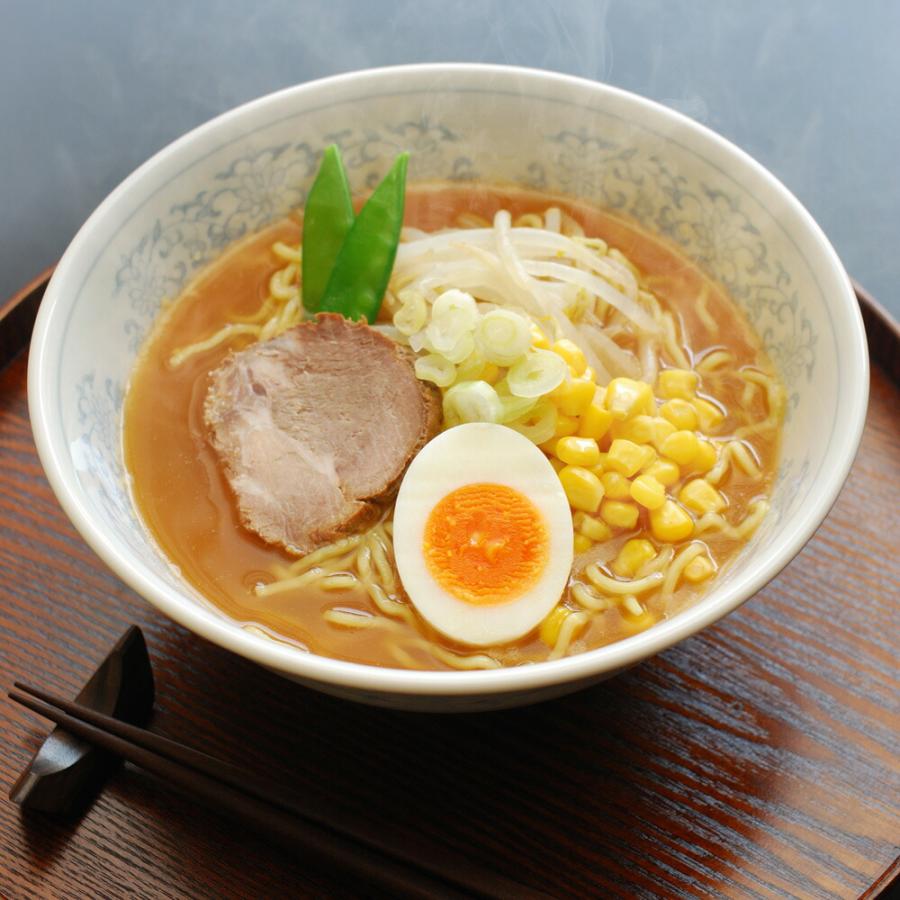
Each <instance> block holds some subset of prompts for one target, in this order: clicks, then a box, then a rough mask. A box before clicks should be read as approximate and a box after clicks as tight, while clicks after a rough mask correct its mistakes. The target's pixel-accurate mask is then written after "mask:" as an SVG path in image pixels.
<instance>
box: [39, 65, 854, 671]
mask: <svg viewBox="0 0 900 900" xmlns="http://www.w3.org/2000/svg"><path fill="white" fill-rule="evenodd" d="M335 141H337V142H339V143H340V145H341V147H342V148H343V151H344V155H345V160H346V164H347V167H348V170H349V174H350V178H351V181H352V182H353V185H354V187H357V188H359V187H363V186H368V185H371V184H372V183H373V181H374V180H376V179H377V178H379V177H380V176H381V175H382V174H383V173H384V171H385V170H386V167H387V165H388V164H389V162H390V161H391V160H392V159H393V157H394V155H395V154H396V153H397V152H399V151H400V150H401V149H408V150H409V151H410V152H411V162H410V178H411V179H413V180H415V179H418V180H424V179H451V180H461V181H470V180H481V181H499V182H514V183H518V184H521V185H524V186H528V187H533V188H538V189H544V190H548V191H552V192H561V193H565V194H569V195H572V196H575V197H580V198H584V199H586V200H588V201H590V202H593V203H596V204H598V205H601V206H603V207H607V208H611V209H613V210H617V211H620V212H621V213H623V214H625V215H628V216H630V217H632V218H634V219H636V220H638V221H639V222H640V223H641V224H643V225H644V226H645V227H647V228H648V229H649V230H651V231H653V232H656V233H659V234H661V235H663V236H664V237H666V238H667V239H669V240H670V241H673V242H675V243H676V244H678V245H679V246H680V247H681V248H683V250H684V251H685V252H686V253H687V254H688V255H689V256H691V257H692V258H694V259H696V260H697V261H698V262H699V263H700V264H701V265H702V266H703V268H704V269H705V270H706V271H708V272H709V273H711V274H712V275H713V276H714V277H715V278H716V279H717V280H718V281H719V282H720V283H722V284H723V285H724V286H725V287H726V288H727V289H728V290H729V292H730V293H731V296H732V297H733V298H734V299H735V301H736V302H737V303H738V304H739V305H740V307H741V308H742V309H743V311H744V313H745V314H746V316H747V318H748V319H749V320H750V322H751V323H752V325H753V326H754V327H755V329H756V330H757V332H758V333H759V334H760V336H761V337H762V340H763V342H764V345H765V347H766V350H767V351H768V353H769V354H770V356H771V358H772V359H773V361H774V362H775V364H776V365H777V367H778V368H779V369H780V371H781V374H782V377H783V379H784V382H785V384H786V386H787V390H788V395H789V402H788V411H787V421H786V424H785V431H784V441H783V449H782V461H781V466H780V469H779V474H778V480H777V485H776V488H775V491H774V496H773V498H772V499H773V504H772V511H771V514H770V515H769V516H768V517H767V518H766V520H765V521H764V523H763V525H762V527H761V528H760V529H759V531H758V532H757V533H756V535H755V536H754V538H753V540H752V541H751V542H750V544H749V545H748V547H747V548H746V549H745V550H744V551H743V553H742V555H741V557H740V558H739V560H738V561H737V562H736V563H735V564H734V565H732V566H731V568H730V569H729V570H728V571H727V572H726V573H724V574H723V576H722V577H720V578H719V579H718V580H717V582H716V584H715V588H714V590H713V591H712V592H711V593H710V595H709V596H708V597H707V598H706V599H705V600H703V601H702V602H701V603H700V604H699V607H700V609H698V610H688V611H686V612H685V613H683V614H682V616H687V617H691V616H693V620H692V622H693V624H691V623H690V622H689V623H687V624H684V623H683V624H682V626H681V631H680V632H679V631H678V629H672V630H670V633H669V635H668V637H667V638H665V637H664V638H663V641H664V642H665V641H666V640H667V641H668V642H669V643H670V642H671V641H672V640H674V639H676V638H677V637H678V636H683V633H687V631H686V629H688V630H690V629H691V628H696V627H699V625H702V624H704V622H706V621H711V620H712V619H714V618H717V617H718V616H719V615H721V614H723V613H724V612H726V611H728V610H729V609H731V608H733V607H734V606H735V605H737V603H739V602H740V601H741V600H742V599H745V597H746V596H747V595H748V593H750V592H752V590H754V589H755V588H758V587H759V586H760V584H761V583H764V581H765V580H767V578H769V577H771V576H772V575H774V574H775V572H777V570H778V569H779V568H780V567H781V565H783V564H784V563H786V562H787V560H788V559H789V558H790V556H791V555H793V553H794V552H796V550H797V549H799V546H800V545H801V544H802V542H803V541H804V540H806V539H807V538H808V537H809V535H810V534H811V532H812V529H813V528H814V527H815V526H816V525H817V524H818V522H819V521H820V520H821V518H822V517H823V516H824V514H825V512H826V511H827V508H828V506H830V502H831V500H833V498H834V495H835V493H836V490H837V488H838V487H839V485H840V482H841V481H842V480H843V477H844V475H845V474H846V468H847V466H848V465H849V462H850V460H851V458H852V455H853V452H854V450H855V446H856V443H857V440H858V437H859V431H860V427H861V422H862V418H861V416H862V412H864V408H865V390H866V387H865V385H866V361H865V350H864V346H863V344H862V340H861V335H862V331H861V325H860V323H859V320H858V314H857V313H856V312H855V306H854V305H853V303H852V293H850V288H849V284H848V282H847V279H846V276H845V275H844V274H843V271H842V270H841V268H840V265H839V263H838V262H837V259H836V257H835V256H834V253H833V251H832V250H831V248H830V246H829V245H828V244H827V241H825V239H824V237H823V236H822V235H821V233H820V232H819V230H818V229H817V227H816V226H815V224H814V223H813V222H812V220H811V219H810V218H809V216H808V215H807V214H806V213H805V211H804V210H803V209H802V208H801V207H800V206H799V204H798V203H797V202H796V201H794V200H793V198H791V197H790V195H788V194H787V192H786V191H785V190H784V189H783V188H782V187H781V186H780V185H778V184H777V182H775V181H774V179H773V178H772V177H771V176H769V175H768V174H767V173H766V172H765V171H764V170H762V169H761V168H760V167H759V166H758V165H756V164H755V163H753V162H752V160H750V159H749V158H748V157H746V156H744V155H743V154H741V153H740V152H739V151H737V150H735V148H733V147H731V146H730V145H729V144H727V143H726V142H725V141H723V140H722V139H720V138H717V137H716V136H715V135H713V134H712V133H710V132H708V131H706V130H705V129H702V128H700V127H699V126H697V125H695V124H694V123H691V122H689V121H688V120H686V119H684V118H682V117H680V116H678V115H676V114H674V113H671V112H669V111H667V110H664V109H662V108H661V107H657V106H655V105H654V104H651V103H648V102H647V101H643V100H640V99H639V98H636V97H633V96H631V95H628V94H625V93H623V92H620V91H617V90H614V89H610V88H606V87H604V86H601V85H596V84H592V83H587V82H581V81H578V80H575V79H570V78H565V77H562V76H552V75H549V74H547V73H537V72H527V71H522V70H502V69H491V68H488V67H411V68H407V69H401V70H396V69H388V70H380V71H377V72H369V73H357V74H355V75H350V76H342V77H339V78H336V79H329V80H327V81H325V82H318V83H313V84H311V85H306V86H301V87H299V88H295V89H291V90H288V91H284V92H281V93H279V94H276V95H272V96H271V97H268V98H264V99H262V100H260V101H256V102H255V103H253V104H249V105H248V106H245V107H241V108H239V109H238V110H235V111H233V112H231V113H228V114H226V115H225V116H222V117H220V118H219V119H216V120H214V121H213V122H211V123H209V124H208V125H206V126H203V127H202V128H200V129H198V130H197V131H195V132H192V133H191V134H190V135H188V136H186V137H185V138H182V139H181V140H180V141H178V142H176V143H175V144H174V145H172V146H171V147H169V148H167V149H166V150H165V151H163V152H162V153H161V154H160V155H158V156H157V157H155V158H154V159H153V160H151V161H150V162H149V163H147V164H146V165H145V166H144V167H142V168H141V169H140V170H138V172H137V173H135V175H133V176H131V178H130V179H128V180H127V181H126V182H125V183H124V184H123V185H122V186H120V188H118V189H117V190H116V191H115V192H114V193H113V194H112V195H111V196H110V198H109V199H108V200H107V201H106V202H105V203H104V204H103V206H101V207H100V209H99V210H98V211H97V213H95V214H94V216H93V217H92V218H91V220H89V222H88V223H87V224H86V225H85V227H84V228H83V229H82V231H81V232H80V233H79V235H78V236H77V238H76V240H75V241H74V242H73V244H72V246H71V248H70V250H69V251H68V252H67V254H66V256H65V257H64V259H63V261H62V262H61V264H60V266H59V268H58V270H57V273H56V275H55V276H54V279H53V282H52V284H51V286H50V288H49V290H48V293H47V296H46V298H45V301H44V306H43V308H42V312H41V318H40V321H39V324H38V329H37V331H36V336H35V345H34V348H33V353H32V372H31V376H32V377H31V379H30V380H31V382H32V384H31V390H32V397H31V401H32V416H33V420H34V421H35V428H36V435H37V438H38V445H39V449H40V451H41V455H42V459H43V461H44V463H45V467H46V468H47V470H48V474H49V475H50V478H51V482H52V483H53V486H54V488H55V489H56V491H57V493H58V494H59V495H60V498H61V500H62V501H63V504H64V505H65V506H66V509H67V511H68V512H69V514H70V515H71V516H72V517H73V520H74V521H75V523H76V525H77V526H78V527H79V528H80V529H81V530H82V532H83V533H84V534H85V536H86V537H87V538H88V540H89V541H90V542H91V543H92V545H93V546H94V547H95V549H97V550H98V551H99V552H100V553H101V555H102V556H103V557H104V558H105V559H106V561H107V562H109V563H110V564H111V565H112V566H113V567H114V568H115V569H116V570H117V571H118V572H119V574H120V575H122V576H123V577H124V578H125V579H126V580H127V581H128V582H129V583H130V584H132V586H134V587H136V588H137V589H138V590H140V591H141V592H142V593H145V594H146V595H148V596H150V597H151V599H154V601H155V602H158V603H159V602H160V601H159V598H160V597H161V596H165V597H166V603H168V607H167V611H168V612H170V613H171V612H172V610H173V609H175V608H176V607H177V608H178V610H179V613H183V615H181V614H179V615H176V617H178V618H180V619H181V620H182V621H185V622H187V623H188V624H191V625H192V627H196V623H197V622H203V623H205V624H204V628H205V629H206V633H207V636H212V637H213V639H216V640H220V641H221V642H222V643H226V644H228V645H231V646H233V648H234V649H238V650H239V651H240V652H245V653H247V655H251V656H255V657H256V658H259V659H260V660H261V661H264V662H267V663H269V664H272V665H275V666H276V667H278V668H281V669H285V670H288V671H293V672H294V674H299V675H309V674H310V672H309V670H308V668H304V666H306V663H305V662H303V659H304V658H307V657H306V655H305V654H301V653H299V652H298V651H290V654H289V656H285V655H284V653H283V652H282V655H281V656H272V655H271V653H270V650H272V648H264V649H259V648H256V649H253V648H254V646H255V644H265V643H266V642H265V640H264V639H262V638H258V637H254V636H251V635H248V634H247V633H246V632H244V631H242V629H240V628H239V627H238V626H236V625H232V624H231V623H229V622H227V621H225V620H224V619H222V617H220V616H219V615H218V613H216V612H215V610H213V609H211V608H210V607H208V606H207V605H206V604H205V603H204V601H203V600H202V598H200V597H198V596H197V595H196V593H195V592H194V591H193V590H192V589H191V588H190V587H189V586H188V585H186V584H185V582H184V581H182V579H181V578H180V577H179V575H178V574H177V572H176V571H174V570H173V568H172V567H171V566H170V565H169V564H168V563H167V561H166V560H165V559H164V558H163V557H162V556H161V555H160V553H159V552H158V550H157V548H156V547H155V545H154V543H153V541H152V540H151V539H150V538H149V536H148V535H147V533H146V531H145V530H144V528H143V526H142V524H141V522H140V521H139V519H138V518H137V515H136V512H135V509H134V507H133V505H132V502H131V499H130V496H129V491H128V485H127V478H126V473H125V471H124V469H123V465H122V457H121V442H120V432H121V414H122V401H123V396H124V393H125V390H126V386H127V382H128V377H129V372H130V370H131V367H132V364H133V361H134V359H135V356H136V354H137V352H138V349H139V347H140V345H141V341H142V339H143V337H144V335H145V334H146V333H147V330H148V329H149V328H150V326H151V324H152V322H153V320H154V317H155V316H156V313H157V311H158V310H159V307H160V303H161V301H162V300H163V299H164V298H171V297H174V296H176V295H177V294H178V293H179V291H180V289H181V288H182V287H183V286H184V284H185V283H186V281H187V280H188V279H190V278H191V276H192V275H193V274H194V273H195V272H197V270H198V269H200V268H201V267H202V266H204V265H205V264H206V263H208V262H209V261H210V260H212V259H214V258H215V257H216V256H217V255H218V254H219V253H220V252H221V251H222V250H223V248H224V247H226V246H227V245H228V244H229V243H230V242H232V241H233V240H235V239H236V238H239V237H241V236H242V235H244V234H247V233H250V232H253V231H255V230H256V229H258V228H260V227H262V226H264V225H265V224H267V223H269V222H271V221H273V220H275V219H278V218H279V217H282V216H284V215H285V214H287V213H288V212H289V211H290V210H291V209H293V208H296V207H298V206H302V204H303V202H304V199H305V195H306V191H307V189H308V188H309V185H310V183H311V180H312V178H313V176H314V174H315V169H316V165H317V161H318V155H319V153H320V151H321V150H322V148H323V147H325V146H326V145H328V144H329V143H332V142H335ZM763 575H764V576H765V577H762V576H763ZM160 605H164V604H162V603H160ZM188 607H193V609H191V610H190V611H188V609H187V608H188ZM675 618H676V619H678V618H681V616H679V617H675ZM674 621H675V620H673V622H674ZM672 624H673V623H672V622H667V623H663V624H661V625H658V626H656V627H655V628H654V629H652V631H657V630H658V629H665V628H669V627H670V626H671V625H672ZM642 638H643V639H645V638H646V635H643V636H637V637H636V638H633V639H630V641H629V642H626V643H631V642H635V641H636V642H638V643H637V644H636V645H635V646H637V647H638V650H637V651H635V652H636V654H637V655H635V653H633V654H632V656H631V657H630V658H626V656H622V655H621V654H619V655H618V656H616V654H615V652H613V648H603V649H601V650H598V651H593V653H591V654H586V656H594V657H596V660H595V662H594V664H593V665H594V670H593V671H598V672H599V671H602V670H608V669H610V668H614V667H615V666H616V665H620V664H622V663H627V662H629V661H634V659H636V658H639V657H640V656H641V655H647V653H649V652H654V651H655V649H659V648H660V646H661V645H660V643H659V641H657V642H656V643H655V644H653V643H652V642H648V641H646V640H644V643H643V644H641V639H642ZM254 642H255V644H254ZM279 652H281V651H279ZM291 654H292V655H293V656H295V657H298V658H299V661H292V660H291V659H290V658H289V657H290V655H291ZM598 654H599V655H600V656H597V655H598ZM603 654H606V656H607V658H608V661H607V662H603V660H602V655H603ZM307 659H308V658H307ZM597 660H599V661H597ZM329 662H330V661H329ZM562 662H570V661H562ZM335 665H337V666H339V667H340V666H344V667H346V666H349V664H335ZM350 668H352V666H350ZM532 668H535V667H532ZM538 668H540V667H538ZM584 671H588V670H586V669H585V670H584ZM335 672H337V669H334V670H332V672H330V673H329V675H328V677H331V675H332V674H333V673H335ZM468 674H470V673H453V676H454V677H456V676H458V675H468ZM490 674H491V675H494V674H501V675H502V674H503V673H490ZM582 674H583V672H582ZM335 677H338V676H337V675H335ZM346 677H347V678H348V679H350V680H349V681H348V682H347V683H351V682H352V678H351V677H350V676H346ZM566 677H568V676H566ZM340 678H344V675H341V676H340ZM340 678H339V680H340ZM488 683H489V682H485V684H488Z"/></svg>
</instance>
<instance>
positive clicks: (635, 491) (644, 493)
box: [631, 475, 666, 509]
mask: <svg viewBox="0 0 900 900" xmlns="http://www.w3.org/2000/svg"><path fill="white" fill-rule="evenodd" d="M631 498H632V499H633V500H636V501H637V502H638V503H640V504H641V506H645V507H646V508H647V509H659V508H660V506H662V505H663V503H665V502H666V489H665V488H664V487H663V486H662V485H661V484H660V483H659V482H658V481H657V480H656V479H655V478H654V477H653V476H652V475H638V477H637V478H635V479H634V481H632V482H631Z"/></svg>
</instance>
